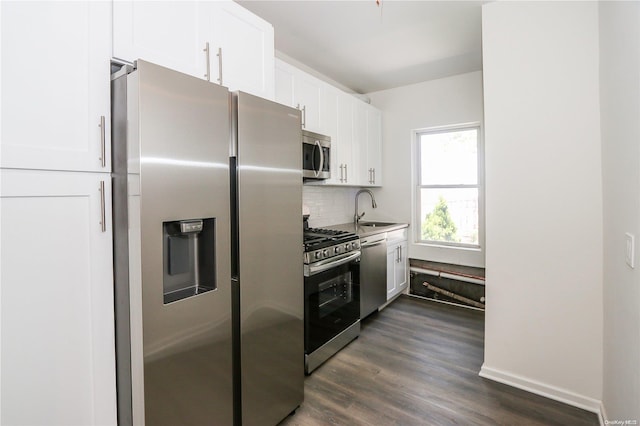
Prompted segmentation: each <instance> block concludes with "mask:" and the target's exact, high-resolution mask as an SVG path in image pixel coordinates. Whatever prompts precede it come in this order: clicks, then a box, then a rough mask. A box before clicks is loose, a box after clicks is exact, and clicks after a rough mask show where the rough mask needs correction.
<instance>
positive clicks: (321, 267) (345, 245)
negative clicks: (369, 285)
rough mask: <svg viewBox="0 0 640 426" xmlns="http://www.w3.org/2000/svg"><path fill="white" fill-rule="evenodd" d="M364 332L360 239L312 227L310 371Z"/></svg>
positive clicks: (307, 287)
mask: <svg viewBox="0 0 640 426" xmlns="http://www.w3.org/2000/svg"><path fill="white" fill-rule="evenodd" d="M305 223H306V222H305ZM359 334H360V239H359V238H358V236H357V235H356V234H353V233H349V232H345V231H334V230H329V229H319V228H306V229H305V231H304V350H305V373H306V374H311V372H312V371H313V370H315V369H316V368H318V367H319V366H320V365H321V364H322V363H323V362H325V361H326V360H327V359H329V358H330V357H331V356H332V355H334V354H335V353H336V352H338V351H339V350H340V349H342V348H343V347H344V346H345V345H347V344H348V343H349V342H351V341H352V340H353V339H355V338H356V337H358V335H359Z"/></svg>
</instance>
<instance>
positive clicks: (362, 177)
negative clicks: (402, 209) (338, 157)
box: [354, 101, 382, 186]
mask: <svg viewBox="0 0 640 426" xmlns="http://www.w3.org/2000/svg"><path fill="white" fill-rule="evenodd" d="M354 117H355V118H354V129H355V130H354V134H355V141H356V148H355V149H356V152H357V158H358V159H359V163H358V172H357V178H358V184H359V185H362V186H382V114H381V113H380V110H378V109H377V108H375V107H373V106H371V105H369V104H366V103H364V102H360V101H356V106H355V113H354Z"/></svg>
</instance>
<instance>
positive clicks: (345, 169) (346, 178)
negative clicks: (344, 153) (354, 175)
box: [344, 164, 349, 183]
mask: <svg viewBox="0 0 640 426" xmlns="http://www.w3.org/2000/svg"><path fill="white" fill-rule="evenodd" d="M348 182H349V169H347V165H346V164H345V165H344V183H348Z"/></svg>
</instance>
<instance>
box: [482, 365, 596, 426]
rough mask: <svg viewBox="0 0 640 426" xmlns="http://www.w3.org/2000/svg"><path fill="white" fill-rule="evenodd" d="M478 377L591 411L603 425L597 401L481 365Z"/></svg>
mask: <svg viewBox="0 0 640 426" xmlns="http://www.w3.org/2000/svg"><path fill="white" fill-rule="evenodd" d="M479 375H480V377H484V378H485V379H489V380H493V381H495V382H499V383H503V384H505V385H509V386H513V387H515V388H518V389H522V390H525V391H527V392H531V393H535V394H536V395H540V396H544V397H545V398H549V399H553V400H555V401H560V402H563V403H565V404H568V405H572V406H574V407H578V408H582V409H583V410H586V411H591V412H592V413H596V414H597V415H598V419H599V421H600V424H601V425H604V424H605V421H604V419H605V418H604V417H603V412H604V411H603V409H604V407H603V405H602V402H601V401H599V400H597V399H593V398H589V397H586V396H583V395H579V394H577V393H574V392H571V391H568V390H566V389H562V388H558V387H555V386H551V385H548V384H545V383H541V382H537V381H535V380H531V379H528V378H526V377H522V376H518V375H515V374H511V373H507V372H505V371H500V370H497V369H494V368H491V367H487V366H486V365H484V364H483V365H482V368H480V373H479Z"/></svg>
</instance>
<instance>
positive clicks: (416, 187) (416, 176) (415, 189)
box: [412, 122, 485, 250]
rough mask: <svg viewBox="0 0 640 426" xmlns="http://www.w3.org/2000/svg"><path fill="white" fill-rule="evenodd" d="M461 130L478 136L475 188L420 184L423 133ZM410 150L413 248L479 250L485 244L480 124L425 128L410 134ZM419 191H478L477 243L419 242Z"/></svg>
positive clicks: (481, 133)
mask: <svg viewBox="0 0 640 426" xmlns="http://www.w3.org/2000/svg"><path fill="white" fill-rule="evenodd" d="M461 130H476V131H477V134H478V158H477V161H478V180H477V182H478V183H477V185H421V179H420V177H421V176H420V175H421V170H422V169H421V162H420V160H421V158H422V157H421V152H420V137H421V136H422V135H425V134H435V133H449V132H455V131H461ZM413 147H414V153H415V155H414V162H413V168H414V171H413V182H412V193H413V197H412V198H413V201H414V202H413V206H412V212H413V223H415V226H414V232H413V234H414V235H413V241H414V243H415V244H416V245H420V246H428V247H446V248H451V249H463V250H469V249H471V250H482V248H483V247H484V241H485V220H484V214H485V204H484V192H485V191H484V138H483V129H482V124H481V123H479V122H472V123H462V124H456V125H451V126H440V127H429V128H425V129H418V130H414V131H413ZM423 188H478V244H467V243H453V242H447V241H429V240H422V226H421V224H422V218H421V214H420V213H421V212H420V207H421V205H422V203H421V197H420V190H421V189H423Z"/></svg>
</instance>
